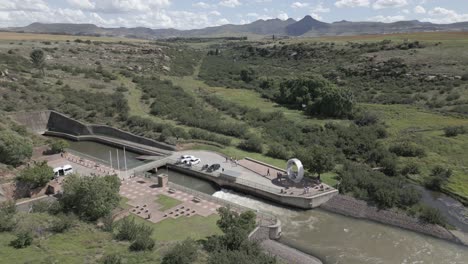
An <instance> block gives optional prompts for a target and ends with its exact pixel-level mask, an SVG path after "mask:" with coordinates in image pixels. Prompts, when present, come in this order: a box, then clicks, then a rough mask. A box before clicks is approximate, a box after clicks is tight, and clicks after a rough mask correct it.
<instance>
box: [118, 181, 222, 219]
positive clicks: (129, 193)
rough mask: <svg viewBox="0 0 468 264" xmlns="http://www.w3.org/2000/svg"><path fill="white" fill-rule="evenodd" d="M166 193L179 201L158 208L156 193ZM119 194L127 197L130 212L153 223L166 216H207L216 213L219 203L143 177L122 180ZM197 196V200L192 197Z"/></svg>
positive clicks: (166, 217)
mask: <svg viewBox="0 0 468 264" xmlns="http://www.w3.org/2000/svg"><path fill="white" fill-rule="evenodd" d="M161 194H163V195H166V196H169V197H171V198H174V199H176V200H179V201H180V202H181V203H180V204H178V205H177V206H174V207H173V208H169V209H167V210H164V211H162V210H160V208H161V207H162V206H161V205H160V204H158V203H157V202H156V199H157V196H158V195H161ZM120 195H122V196H123V197H126V198H128V199H129V201H128V202H127V204H128V205H130V206H132V208H130V209H129V211H130V213H132V214H134V215H136V216H139V217H142V218H144V219H147V220H149V221H151V222H153V223H157V222H160V221H162V220H164V219H168V218H173V219H176V218H179V217H191V216H194V215H200V216H204V217H206V216H209V215H211V214H214V213H216V209H218V208H219V207H221V206H220V205H218V204H216V203H213V202H211V201H207V200H204V199H201V198H200V197H196V196H194V195H191V194H188V193H185V192H182V191H179V190H173V189H170V188H169V187H164V188H161V187H157V186H156V184H155V183H154V182H152V181H149V180H147V179H143V178H132V179H129V180H125V181H123V182H122V185H121V186H120ZM195 198H197V199H198V200H197V201H194V199H195Z"/></svg>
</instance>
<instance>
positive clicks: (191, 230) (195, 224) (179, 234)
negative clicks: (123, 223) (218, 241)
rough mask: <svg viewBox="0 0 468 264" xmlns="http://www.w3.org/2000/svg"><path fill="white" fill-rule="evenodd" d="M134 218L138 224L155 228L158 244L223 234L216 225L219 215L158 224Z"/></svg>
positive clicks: (169, 220)
mask: <svg viewBox="0 0 468 264" xmlns="http://www.w3.org/2000/svg"><path fill="white" fill-rule="evenodd" d="M134 218H135V220H136V222H137V223H145V224H148V225H150V226H151V227H153V229H154V232H153V238H154V239H155V240H156V241H158V242H171V241H180V240H184V239H186V238H192V239H195V240H198V239H202V238H205V237H207V236H210V235H215V234H221V233H222V232H221V230H220V229H219V228H218V226H217V225H216V221H217V220H218V219H219V216H218V215H217V214H213V215H210V216H207V217H203V216H199V215H195V216H191V217H179V218H177V219H166V220H163V221H161V222H159V223H157V224H152V223H149V222H148V221H146V220H144V219H142V218H141V217H134Z"/></svg>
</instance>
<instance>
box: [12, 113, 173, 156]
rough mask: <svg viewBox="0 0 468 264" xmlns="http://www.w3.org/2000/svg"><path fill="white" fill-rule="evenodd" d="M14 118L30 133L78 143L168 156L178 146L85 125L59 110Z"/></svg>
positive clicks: (15, 116)
mask: <svg viewBox="0 0 468 264" xmlns="http://www.w3.org/2000/svg"><path fill="white" fill-rule="evenodd" d="M11 117H12V118H13V119H14V120H15V121H16V122H18V123H20V124H22V125H24V126H26V127H27V128H29V129H30V130H31V131H33V132H35V133H38V134H41V135H46V136H56V137H63V138H67V139H71V140H75V141H94V142H99V143H104V144H107V145H111V146H115V147H120V148H121V147H123V146H125V147H126V148H127V149H128V150H130V151H135V152H138V153H142V154H146V155H169V154H171V151H174V150H175V146H172V145H169V144H166V143H162V142H158V141H155V140H152V139H148V138H145V137H142V136H137V135H134V134H132V133H129V132H126V131H123V130H120V129H117V128H113V127H110V126H106V125H96V124H84V123H83V122H80V121H78V120H75V119H73V118H70V117H68V116H66V115H64V114H61V113H58V112H56V111H50V110H46V111H37V112H18V113H15V114H13V115H11Z"/></svg>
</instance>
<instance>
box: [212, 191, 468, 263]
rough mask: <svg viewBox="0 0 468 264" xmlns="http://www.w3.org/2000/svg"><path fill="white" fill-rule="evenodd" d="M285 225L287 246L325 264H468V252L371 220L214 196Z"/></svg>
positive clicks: (237, 196) (227, 195)
mask: <svg viewBox="0 0 468 264" xmlns="http://www.w3.org/2000/svg"><path fill="white" fill-rule="evenodd" d="M213 195H214V196H216V197H218V198H222V199H225V200H228V201H230V202H233V203H237V204H240V205H243V206H246V207H249V208H252V209H255V210H260V211H264V212H268V213H271V214H273V215H275V216H277V217H278V218H279V219H280V220H281V222H282V223H283V226H282V228H283V233H282V238H281V242H283V243H285V244H288V245H290V246H293V247H295V248H298V249H300V250H302V251H304V252H307V253H309V254H311V255H314V256H316V257H318V258H320V259H322V261H324V263H356V264H357V263H451V264H455V263H460V264H461V263H464V264H466V263H468V248H467V247H464V246H460V245H456V244H453V243H449V242H446V241H444V240H440V239H436V238H432V237H429V236H425V235H421V234H418V233H415V232H410V231H406V230H403V229H400V228H394V227H390V226H386V225H382V224H378V223H374V222H370V221H365V220H359V219H354V218H350V217H345V216H341V215H337V214H333V213H328V212H325V211H323V210H320V209H314V210H307V211H304V210H292V209H289V208H284V207H280V206H276V205H273V204H270V203H268V202H265V201H261V200H259V199H256V198H253V197H248V196H244V195H241V194H238V193H235V192H232V191H227V190H221V191H218V192H216V193H214V194H213Z"/></svg>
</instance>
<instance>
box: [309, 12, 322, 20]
mask: <svg viewBox="0 0 468 264" xmlns="http://www.w3.org/2000/svg"><path fill="white" fill-rule="evenodd" d="M310 16H311V17H312V18H314V19H317V20H322V16H321V15H319V14H316V13H310Z"/></svg>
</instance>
